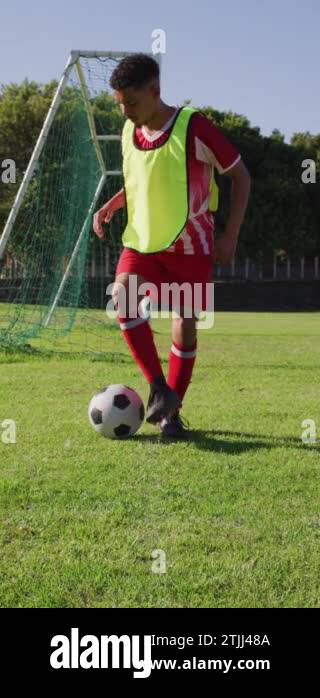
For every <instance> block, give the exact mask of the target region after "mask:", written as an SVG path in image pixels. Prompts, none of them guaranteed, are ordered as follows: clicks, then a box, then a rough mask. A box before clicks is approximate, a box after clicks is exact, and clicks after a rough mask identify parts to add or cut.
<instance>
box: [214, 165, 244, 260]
mask: <svg viewBox="0 0 320 698" xmlns="http://www.w3.org/2000/svg"><path fill="white" fill-rule="evenodd" d="M225 175H226V176H228V177H231V178H232V193H231V203H230V213H229V217H228V220H227V223H226V228H225V231H224V233H223V235H222V236H221V237H220V238H218V239H217V240H216V242H215V246H214V257H215V261H217V262H219V263H220V264H228V262H231V260H232V259H233V257H234V255H235V251H236V248H237V243H238V237H239V232H240V227H241V224H242V221H243V219H244V215H245V212H246V209H247V205H248V199H249V194H250V182H251V180H250V175H249V172H248V170H247V168H246V166H245V165H244V163H243V162H242V160H239V161H238V162H237V163H236V165H234V166H233V167H231V168H230V169H229V170H227V171H226V172H225Z"/></svg>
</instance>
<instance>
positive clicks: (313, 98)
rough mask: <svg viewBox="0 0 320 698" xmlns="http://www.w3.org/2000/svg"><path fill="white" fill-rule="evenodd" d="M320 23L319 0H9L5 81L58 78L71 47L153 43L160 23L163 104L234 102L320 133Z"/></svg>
mask: <svg viewBox="0 0 320 698" xmlns="http://www.w3.org/2000/svg"><path fill="white" fill-rule="evenodd" d="M156 7H158V9H156ZM319 26H320V2H319V0H267V2H262V1H260V0H241V1H237V0H227V2H225V3H223V2H222V0H219V2H217V1H216V0H211V1H209V0H197V1H196V0H194V1H191V0H171V1H169V0H161V2H159V3H158V4H157V6H156V4H155V3H154V2H153V1H152V0H149V1H148V2H147V1H146V0H139V2H137V3H133V2H131V1H129V0H121V1H120V2H116V0H112V1H110V0H50V2H49V0H28V1H27V2H24V0H6V2H2V4H1V7H0V82H1V83H8V82H20V81H21V80H23V79H24V78H25V77H28V78H29V79H30V80H36V81H38V82H47V81H49V80H50V79H52V78H57V77H59V76H60V74H61V72H62V69H63V67H64V65H65V63H66V60H67V56H68V53H69V51H70V49H71V48H74V49H77V48H81V49H97V50H99V49H101V50H114V51H116V50H121V51H122V50H128V51H136V50H137V51H146V52H147V51H151V43H152V37H151V34H152V31H153V30H154V29H158V28H160V29H163V30H164V31H165V32H166V54H165V55H164V57H163V60H162V96H163V99H164V100H165V101H166V102H168V103H169V104H180V103H182V102H183V100H184V99H191V100H192V104H193V105H195V106H200V107H201V106H205V105H211V106H213V107H214V108H216V109H219V110H229V109H231V110H232V111H234V112H237V113H240V114H244V115H245V116H247V117H248V118H249V120H250V121H251V124H252V125H254V126H260V128H261V131H262V133H263V134H264V135H269V134H270V133H271V131H272V130H273V129H274V128H278V129H279V130H280V131H281V132H282V133H284V134H285V136H286V140H289V139H290V137H291V135H292V134H293V133H294V132H296V131H311V133H319V132H320V77H319V76H320V70H319V63H320V61H319Z"/></svg>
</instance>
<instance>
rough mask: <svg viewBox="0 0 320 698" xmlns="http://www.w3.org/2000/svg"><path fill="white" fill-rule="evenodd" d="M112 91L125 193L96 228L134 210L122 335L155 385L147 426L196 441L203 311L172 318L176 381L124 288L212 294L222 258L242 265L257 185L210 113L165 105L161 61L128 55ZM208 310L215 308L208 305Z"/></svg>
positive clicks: (122, 269)
mask: <svg viewBox="0 0 320 698" xmlns="http://www.w3.org/2000/svg"><path fill="white" fill-rule="evenodd" d="M110 85H111V87H112V89H113V94H114V98H115V99H116V101H117V102H118V104H119V105H120V107H121V109H122V112H123V114H124V115H125V116H126V117H127V121H126V122H125V125H124V128H123V133H122V155H123V174H124V188H123V189H121V190H120V191H119V192H118V193H117V194H115V196H113V197H112V198H111V199H110V200H109V201H107V202H106V203H105V204H104V206H103V207H102V208H101V209H100V210H99V211H97V213H96V214H95V216H94V222H93V228H94V231H95V233H96V234H97V235H98V237H100V238H104V230H103V227H102V223H108V222H109V221H110V220H111V218H112V216H113V214H114V212H115V211H116V210H117V209H118V208H121V207H123V206H126V209H127V225H126V228H125V230H124V233H123V237H122V243H123V247H124V249H123V251H122V254H121V256H120V259H119V261H118V265H117V270H116V279H115V285H114V302H115V304H116V306H117V307H118V311H119V322H120V328H121V330H122V332H123V336H124V338H125V340H126V342H127V344H128V346H129V348H130V350H131V352H132V354H133V357H134V359H135V361H136V362H137V364H138V366H139V367H140V369H141V371H142V372H143V374H144V376H145V378H146V379H147V381H148V383H149V385H150V395H149V401H148V405H147V412H146V419H147V421H148V422H149V423H151V424H158V425H159V427H160V431H161V433H162V435H164V436H168V437H178V438H180V437H183V436H184V435H185V434H186V430H185V427H184V424H183V421H182V419H181V416H180V408H181V406H182V402H183V399H184V397H185V394H186V391H187V388H188V386H189V384H190V381H191V376H192V371H193V366H194V362H195V359H196V351H197V328H196V320H197V312H196V309H195V305H194V302H193V301H192V302H193V305H192V308H191V312H190V308H189V312H186V308H185V307H184V302H183V301H181V305H180V306H179V307H178V312H176V314H175V316H174V317H173V319H172V345H171V350H170V356H169V371H168V376H167V378H166V377H165V376H164V374H163V370H162V367H161V363H160V360H159V356H158V352H157V348H156V346H155V343H154V338H153V333H152V330H151V328H150V325H149V322H148V318H147V317H146V315H145V314H143V313H140V312H138V308H139V304H140V302H141V298H142V295H141V297H138V298H137V299H136V301H135V302H136V305H137V308H136V310H137V312H136V314H135V316H134V317H132V315H133V313H132V312H129V304H131V305H130V308H131V309H132V298H131V299H130V298H129V299H128V294H127V293H126V299H127V300H126V301H125V303H123V302H122V303H119V299H120V296H121V288H122V289H125V291H126V292H127V291H128V290H129V285H130V277H133V276H135V277H136V282H137V287H138V288H139V286H140V284H142V283H151V284H154V285H155V287H156V288H157V289H158V288H159V289H160V298H161V284H164V283H166V284H172V283H173V282H176V284H179V285H182V284H185V283H187V284H190V285H191V288H192V289H193V288H195V284H198V285H199V284H200V285H201V286H200V288H201V289H202V290H203V291H204V293H205V289H206V287H207V284H208V283H209V282H210V281H211V280H212V269H213V259H215V260H216V261H218V262H219V263H221V264H225V263H228V262H230V261H231V260H232V258H233V256H234V253H235V250H236V246H237V240H238V235H239V230H240V226H241V223H242V221H243V218H244V214H245V210H246V207H247V201H248V196H249V190H250V177H249V174H248V171H247V169H246V167H245V165H244V163H243V161H242V160H241V156H240V154H239V153H238V151H237V150H236V149H235V148H234V146H233V145H232V144H231V143H230V142H229V141H228V139H227V138H226V137H225V136H224V135H223V133H222V132H221V131H220V130H219V129H218V128H216V127H215V126H214V125H213V124H212V122H211V121H210V120H209V119H207V118H206V116H205V115H204V114H202V113H201V112H200V111H198V110H195V109H190V108H188V107H176V106H169V105H168V104H166V103H165V102H163V101H162V99H161V97H160V81H159V66H158V63H157V62H156V61H155V60H154V59H153V58H152V57H150V56H148V55H145V54H143V53H138V54H133V55H131V56H126V57H125V58H124V59H123V60H121V61H120V63H119V64H118V66H117V67H116V68H115V70H114V71H113V73H112V76H111V80H110ZM214 168H216V169H217V170H218V172H219V173H220V174H223V175H224V174H226V175H228V176H229V177H231V178H232V195H231V204H230V213H229V218H228V221H227V224H226V228H225V232H224V233H223V235H222V237H220V238H219V240H217V241H216V243H215V245H214V244H213V239H214V235H213V233H214V216H213V209H214V208H215V206H214V205H213V206H212V201H213V198H214V196H215V190H214V187H213V184H214V179H213V178H212V175H213V172H214ZM213 255H214V257H213ZM145 288H146V287H145ZM198 288H199V286H198ZM204 293H203V295H204ZM175 309H176V308H175ZM201 309H205V301H204V300H203V302H202V308H201ZM198 310H199V308H198ZM176 311H177V309H176Z"/></svg>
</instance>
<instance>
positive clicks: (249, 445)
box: [135, 429, 314, 455]
mask: <svg viewBox="0 0 320 698" xmlns="http://www.w3.org/2000/svg"><path fill="white" fill-rule="evenodd" d="M228 437H231V438H228ZM135 440H138V441H141V442H144V443H145V442H151V443H161V445H163V446H172V444H185V445H187V446H188V444H190V445H192V446H195V447H196V448H198V449H200V450H203V451H212V452H216V453H228V454H230V455H237V454H241V453H244V452H247V451H256V450H258V449H269V450H271V449H273V448H277V447H279V446H285V447H286V448H294V449H297V448H301V449H304V450H305V449H306V448H310V446H309V445H306V444H304V443H303V442H302V441H301V439H299V438H298V437H294V436H273V435H272V434H265V435H262V434H255V433H247V432H240V431H229V430H226V431H224V430H209V429H206V430H203V429H192V430H190V431H189V432H188V434H187V435H186V438H183V439H171V438H168V437H165V438H163V437H161V435H159V434H136V436H135ZM311 448H312V446H311ZM313 448H314V447H313Z"/></svg>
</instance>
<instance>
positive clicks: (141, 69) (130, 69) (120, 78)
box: [110, 53, 160, 90]
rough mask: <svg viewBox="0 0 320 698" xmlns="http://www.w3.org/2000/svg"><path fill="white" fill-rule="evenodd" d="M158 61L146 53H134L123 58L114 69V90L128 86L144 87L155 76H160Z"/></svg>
mask: <svg viewBox="0 0 320 698" xmlns="http://www.w3.org/2000/svg"><path fill="white" fill-rule="evenodd" d="M159 73H160V71H159V65H158V63H157V61H155V60H154V58H152V57H151V56H148V55H147V54H146V53H134V54H132V55H131V56H126V57H125V58H123V59H122V60H121V61H120V63H119V65H118V66H117V67H116V68H115V70H114V71H113V73H112V75H111V78H110V85H111V87H112V89H113V90H124V89H126V87H135V88H137V89H139V87H144V86H145V85H147V84H148V82H150V81H151V80H153V79H154V78H159Z"/></svg>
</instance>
